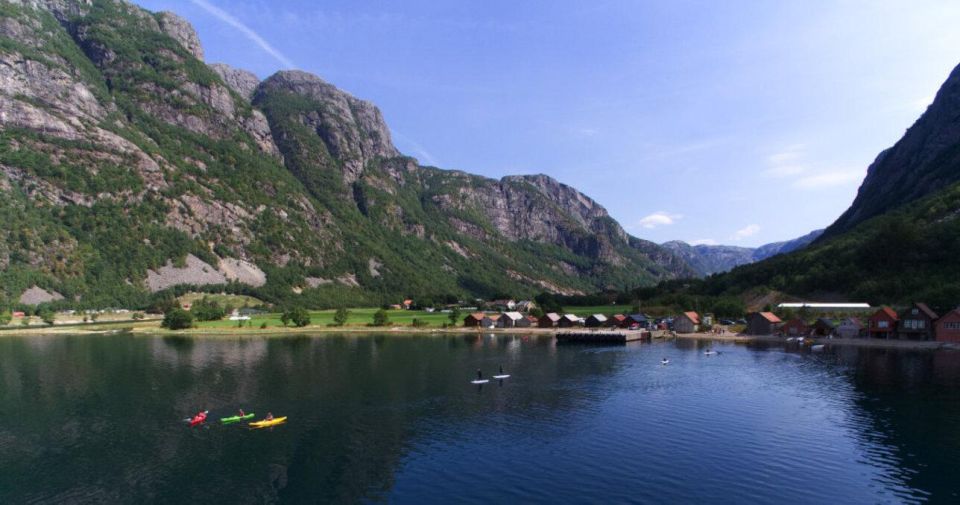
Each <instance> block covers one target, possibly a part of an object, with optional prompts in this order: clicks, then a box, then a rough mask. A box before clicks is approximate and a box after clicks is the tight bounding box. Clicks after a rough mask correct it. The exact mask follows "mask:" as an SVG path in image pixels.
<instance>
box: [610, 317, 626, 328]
mask: <svg viewBox="0 0 960 505" xmlns="http://www.w3.org/2000/svg"><path fill="white" fill-rule="evenodd" d="M626 321H627V316H625V315H623V314H614V315H613V316H610V319H608V320H607V324H609V325H610V326H611V327H613V328H625V327H626V326H624V323H626Z"/></svg>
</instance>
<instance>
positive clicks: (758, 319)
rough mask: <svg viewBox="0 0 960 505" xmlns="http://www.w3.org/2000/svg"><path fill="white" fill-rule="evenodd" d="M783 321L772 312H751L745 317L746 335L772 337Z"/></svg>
mask: <svg viewBox="0 0 960 505" xmlns="http://www.w3.org/2000/svg"><path fill="white" fill-rule="evenodd" d="M782 324H783V321H781V320H780V318H779V317H777V315H776V314H774V313H773V312H753V313H751V314H749V315H747V330H746V333H747V335H773V334H774V333H777V331H779V330H780V325H782Z"/></svg>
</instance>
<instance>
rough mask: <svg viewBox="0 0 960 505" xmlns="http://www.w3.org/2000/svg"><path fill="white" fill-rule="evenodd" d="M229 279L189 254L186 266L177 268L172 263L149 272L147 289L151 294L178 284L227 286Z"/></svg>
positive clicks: (169, 262)
mask: <svg viewBox="0 0 960 505" xmlns="http://www.w3.org/2000/svg"><path fill="white" fill-rule="evenodd" d="M226 283H227V277H226V276H225V275H223V273H221V272H220V271H219V270H217V269H216V268H214V267H212V266H210V264H208V263H206V262H204V261H203V260H201V259H200V258H198V257H196V256H194V255H192V254H188V255H187V260H186V264H185V265H184V266H182V267H176V266H174V265H173V262H172V261H168V262H167V264H166V265H164V266H162V267H160V268H159V269H157V270H147V287H148V288H149V289H150V292H151V293H156V292H157V291H162V290H164V289H167V288H171V287H173V286H176V285H178V284H193V285H194V286H204V285H210V284H226Z"/></svg>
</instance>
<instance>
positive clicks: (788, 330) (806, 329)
mask: <svg viewBox="0 0 960 505" xmlns="http://www.w3.org/2000/svg"><path fill="white" fill-rule="evenodd" d="M780 334H781V335H783V336H786V337H806V336H807V335H809V334H810V326H808V325H807V323H805V322H804V321H803V319H791V320H789V321H787V322H785V323H783V326H781V327H780Z"/></svg>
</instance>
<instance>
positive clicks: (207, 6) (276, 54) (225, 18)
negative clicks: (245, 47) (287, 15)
mask: <svg viewBox="0 0 960 505" xmlns="http://www.w3.org/2000/svg"><path fill="white" fill-rule="evenodd" d="M190 1H191V2H193V3H194V5H196V6H197V7H200V8H201V9H203V10H205V11H207V12H208V13H209V14H210V15H212V16H213V17H215V18H217V19H219V20H220V21H222V22H224V23H226V24H228V25H230V26H232V27H234V28H236V29H237V30H239V31H240V33H242V34H243V35H244V36H245V37H247V38H248V39H250V40H251V41H253V43H254V44H256V45H258V46H260V49H263V50H264V51H265V52H266V53H267V54H269V55H270V56H273V58H274V59H275V60H277V61H278V62H279V63H280V64H281V65H283V67H284V68H288V69H289V68H297V65H295V64H294V63H293V62H292V61H290V58H287V57H286V56H284V55H283V53H281V52H280V51H278V50H276V49H275V48H274V47H273V46H271V45H270V43H269V42H267V41H266V40H264V39H263V37H261V36H260V34H258V33H257V32H255V31H253V29H252V28H250V27H249V26H247V25H245V24H243V22H242V21H240V20H239V19H237V18H235V17H233V15H231V14H230V13H228V12H226V11H224V10H223V9H221V8H219V7H217V6H216V5H213V4H211V3H210V2H208V1H207V0H190Z"/></svg>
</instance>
